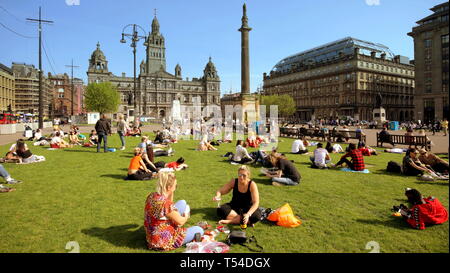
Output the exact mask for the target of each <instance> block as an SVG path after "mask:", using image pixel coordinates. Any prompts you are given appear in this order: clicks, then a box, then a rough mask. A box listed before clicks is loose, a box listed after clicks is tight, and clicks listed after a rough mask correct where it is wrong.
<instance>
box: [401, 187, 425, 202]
mask: <svg viewBox="0 0 450 273" xmlns="http://www.w3.org/2000/svg"><path fill="white" fill-rule="evenodd" d="M405 195H406V197H408V202H409V203H410V204H411V205H417V204H421V203H422V194H421V193H420V192H419V191H418V190H416V189H409V190H406V191H405Z"/></svg>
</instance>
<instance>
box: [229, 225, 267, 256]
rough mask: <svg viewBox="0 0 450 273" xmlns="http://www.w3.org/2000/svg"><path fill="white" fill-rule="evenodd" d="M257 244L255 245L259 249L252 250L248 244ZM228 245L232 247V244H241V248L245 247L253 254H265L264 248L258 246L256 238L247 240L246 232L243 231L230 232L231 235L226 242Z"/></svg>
mask: <svg viewBox="0 0 450 273" xmlns="http://www.w3.org/2000/svg"><path fill="white" fill-rule="evenodd" d="M252 242H255V245H256V247H257V248H258V249H254V248H251V247H250V246H249V245H248V244H249V243H252ZM226 243H227V245H229V246H231V245H232V244H239V245H241V246H245V247H246V248H248V249H249V250H250V251H253V252H263V250H264V248H263V247H262V246H260V245H259V244H258V242H257V241H256V238H255V236H252V237H250V238H247V235H246V234H245V231H242V230H233V231H231V232H230V234H229V235H228V237H227V241H226Z"/></svg>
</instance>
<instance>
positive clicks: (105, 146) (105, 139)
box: [97, 134, 108, 153]
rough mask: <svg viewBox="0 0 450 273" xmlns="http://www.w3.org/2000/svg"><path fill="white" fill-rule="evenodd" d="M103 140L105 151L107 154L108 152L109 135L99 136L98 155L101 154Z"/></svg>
mask: <svg viewBox="0 0 450 273" xmlns="http://www.w3.org/2000/svg"><path fill="white" fill-rule="evenodd" d="M102 140H103V150H104V152H105V153H106V152H107V146H108V135H104V134H98V142H97V153H99V152H100V146H101V145H102Z"/></svg>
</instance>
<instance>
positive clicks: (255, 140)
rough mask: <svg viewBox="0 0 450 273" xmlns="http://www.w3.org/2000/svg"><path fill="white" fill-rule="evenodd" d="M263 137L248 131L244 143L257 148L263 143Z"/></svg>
mask: <svg viewBox="0 0 450 273" xmlns="http://www.w3.org/2000/svg"><path fill="white" fill-rule="evenodd" d="M263 142H264V139H262V138H261V137H259V136H257V135H255V132H249V133H248V137H247V140H246V141H245V144H246V146H247V147H252V148H258V146H259V144H261V143H263Z"/></svg>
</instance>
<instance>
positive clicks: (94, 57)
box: [91, 43, 106, 61]
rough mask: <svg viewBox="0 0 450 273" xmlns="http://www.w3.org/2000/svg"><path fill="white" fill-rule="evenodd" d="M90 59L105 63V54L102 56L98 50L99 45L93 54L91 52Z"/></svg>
mask: <svg viewBox="0 0 450 273" xmlns="http://www.w3.org/2000/svg"><path fill="white" fill-rule="evenodd" d="M91 59H92V60H101V61H106V57H105V54H103V51H101V49H100V43H97V49H96V50H95V51H94V52H92V55H91Z"/></svg>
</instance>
